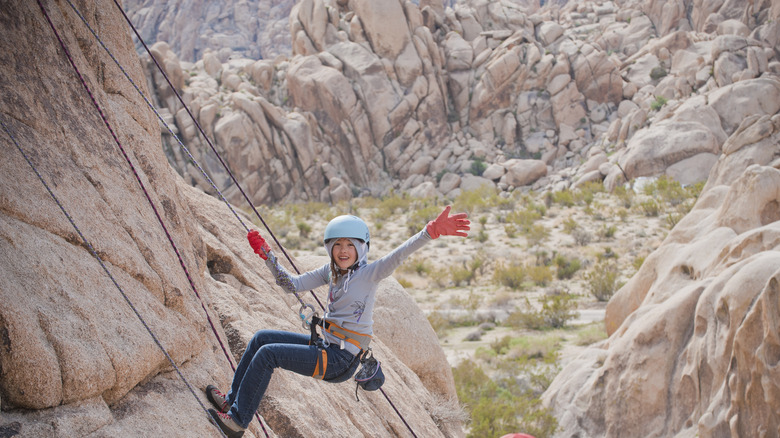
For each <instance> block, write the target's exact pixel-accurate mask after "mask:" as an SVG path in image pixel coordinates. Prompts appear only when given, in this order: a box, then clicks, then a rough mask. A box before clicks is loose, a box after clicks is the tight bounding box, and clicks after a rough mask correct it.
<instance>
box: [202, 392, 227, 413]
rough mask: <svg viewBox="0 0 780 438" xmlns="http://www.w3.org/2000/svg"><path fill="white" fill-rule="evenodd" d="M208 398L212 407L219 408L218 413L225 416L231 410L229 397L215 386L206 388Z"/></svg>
mask: <svg viewBox="0 0 780 438" xmlns="http://www.w3.org/2000/svg"><path fill="white" fill-rule="evenodd" d="M206 398H207V399H209V402H211V404H212V405H214V407H215V408H217V411H218V412H222V413H223V414H224V413H225V412H227V411H229V410H230V403H228V401H227V396H226V395H225V394H223V393H222V392H220V390H219V389H217V387H216V386H214V385H209V386H207V387H206Z"/></svg>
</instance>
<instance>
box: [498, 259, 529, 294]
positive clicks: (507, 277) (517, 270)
mask: <svg viewBox="0 0 780 438" xmlns="http://www.w3.org/2000/svg"><path fill="white" fill-rule="evenodd" d="M525 275H526V272H525V267H523V265H521V264H518V263H514V264H510V265H504V264H503V263H501V262H498V263H497V264H496V269H495V270H494V271H493V281H494V282H496V283H497V284H500V285H501V286H505V287H508V288H510V289H513V290H518V289H522V287H523V281H524V280H525Z"/></svg>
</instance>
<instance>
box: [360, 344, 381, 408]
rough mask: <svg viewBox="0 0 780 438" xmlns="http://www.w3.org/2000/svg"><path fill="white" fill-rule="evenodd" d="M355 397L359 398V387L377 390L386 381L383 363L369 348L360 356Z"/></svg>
mask: <svg viewBox="0 0 780 438" xmlns="http://www.w3.org/2000/svg"><path fill="white" fill-rule="evenodd" d="M355 382H357V385H356V386H355V399H356V400H357V401H360V399H359V398H358V388H363V389H365V390H366V391H376V390H377V389H379V388H381V387H382V384H383V383H385V373H383V372H382V365H381V364H380V363H379V361H378V360H376V359H375V358H374V353H373V352H372V351H371V349H370V348H369V349H368V351H366V352H365V353H363V356H362V357H361V358H360V371H358V372H357V374H355Z"/></svg>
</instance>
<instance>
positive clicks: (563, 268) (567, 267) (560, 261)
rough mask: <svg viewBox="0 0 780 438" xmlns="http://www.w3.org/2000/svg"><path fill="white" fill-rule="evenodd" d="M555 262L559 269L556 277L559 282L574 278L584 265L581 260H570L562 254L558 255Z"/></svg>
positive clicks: (574, 258)
mask: <svg viewBox="0 0 780 438" xmlns="http://www.w3.org/2000/svg"><path fill="white" fill-rule="evenodd" d="M554 262H555V266H557V267H558V270H557V271H556V276H557V277H558V279H559V280H567V279H570V278H572V277H574V274H576V273H577V271H579V270H580V266H581V265H582V263H581V262H580V259H578V258H576V257H573V258H569V257H566V256H564V255H561V254H558V255H557V256H556V257H555V259H554Z"/></svg>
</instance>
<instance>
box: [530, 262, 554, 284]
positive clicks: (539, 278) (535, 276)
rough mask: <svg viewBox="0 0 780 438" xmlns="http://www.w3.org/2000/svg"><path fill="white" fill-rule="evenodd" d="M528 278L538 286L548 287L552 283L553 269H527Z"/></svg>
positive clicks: (536, 267) (538, 267)
mask: <svg viewBox="0 0 780 438" xmlns="http://www.w3.org/2000/svg"><path fill="white" fill-rule="evenodd" d="M527 272H528V278H529V279H530V280H531V281H533V282H534V284H536V285H537V286H546V285H547V284H549V283H550V282H551V281H552V276H553V274H552V269H550V267H549V266H545V265H541V266H530V267H528V269H527Z"/></svg>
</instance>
